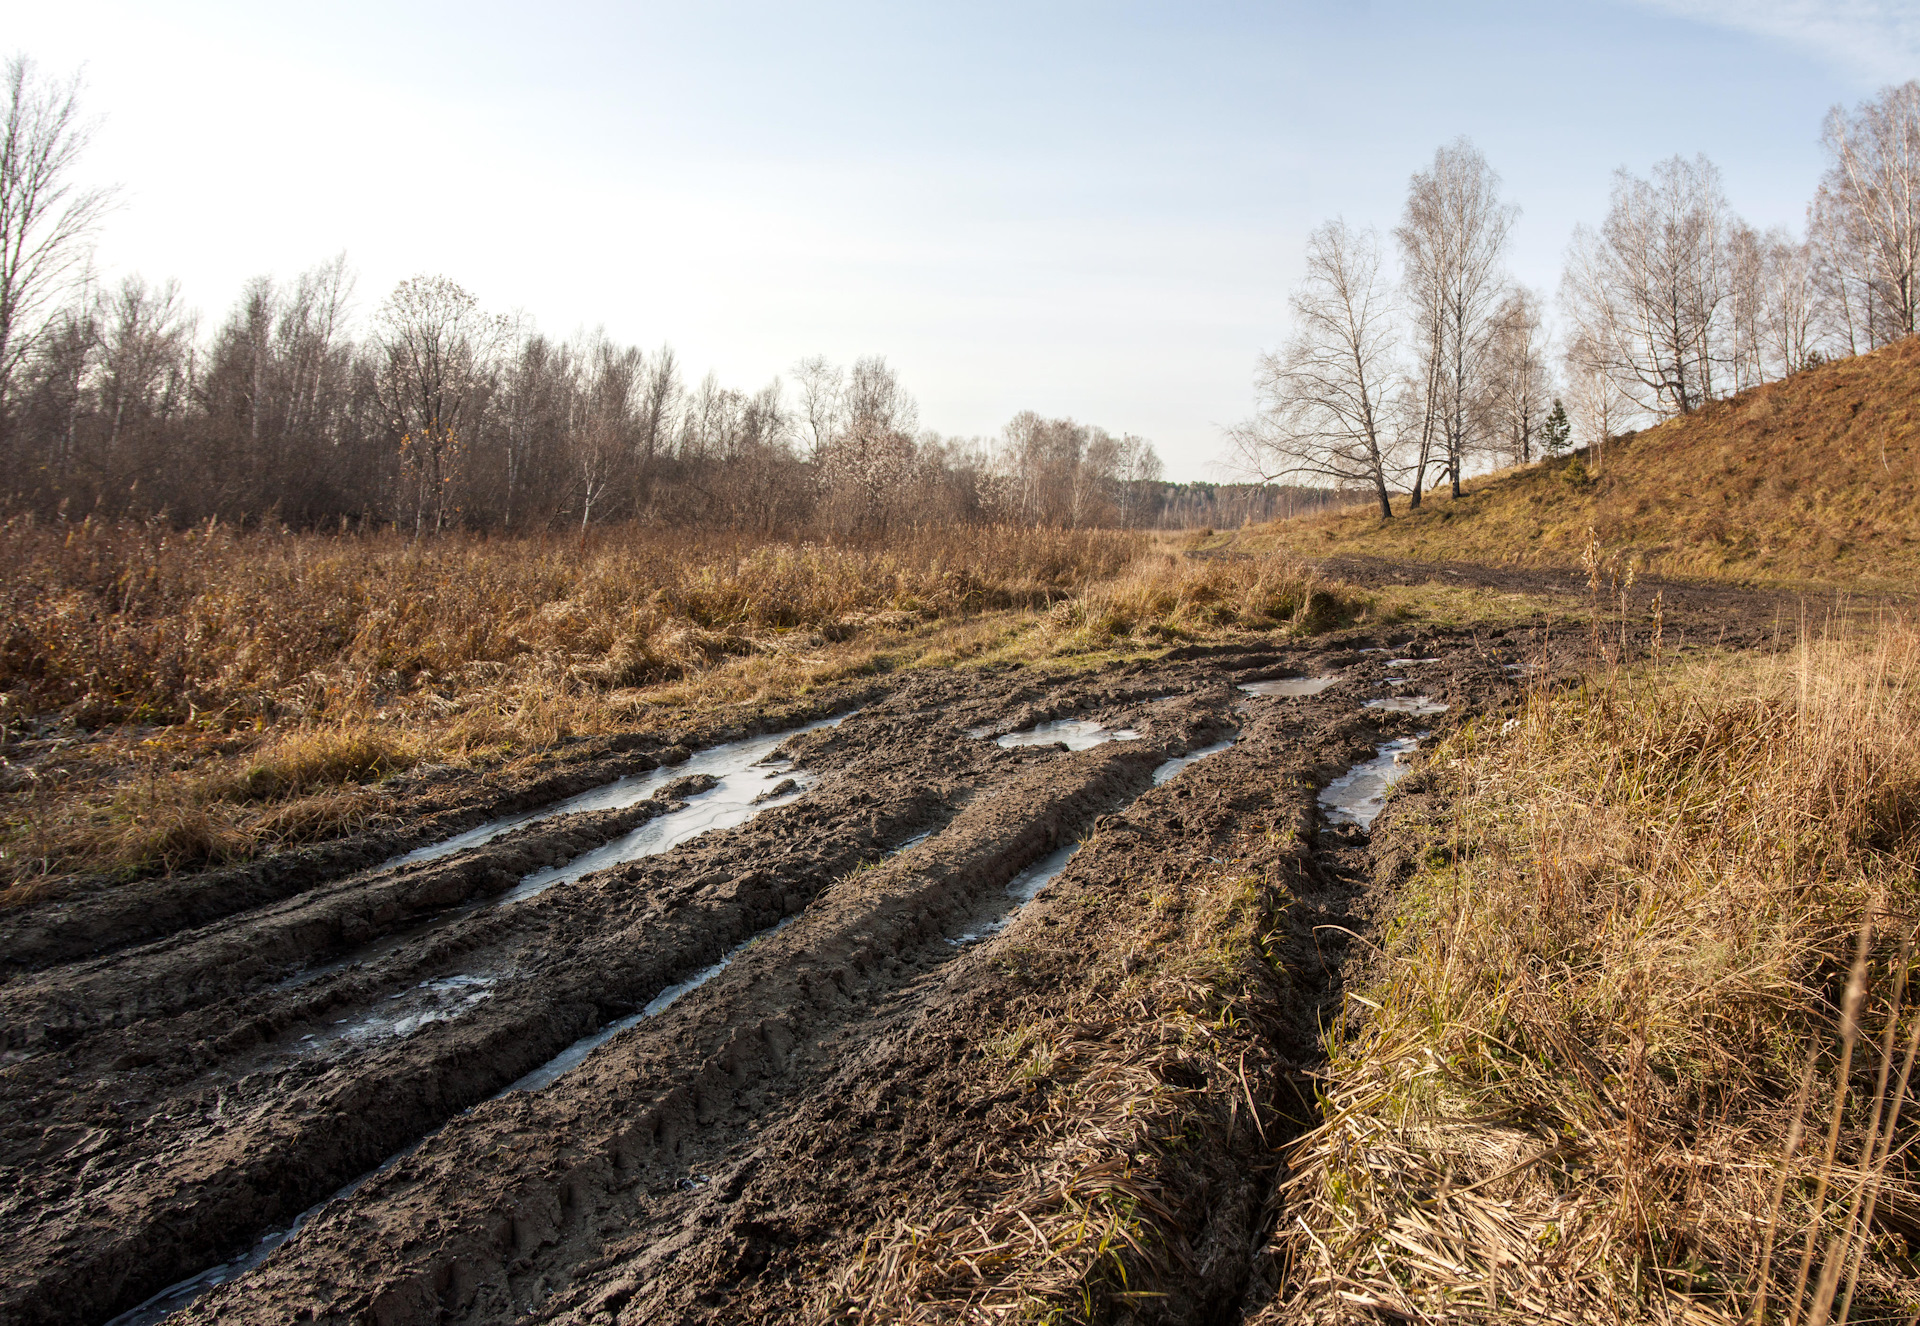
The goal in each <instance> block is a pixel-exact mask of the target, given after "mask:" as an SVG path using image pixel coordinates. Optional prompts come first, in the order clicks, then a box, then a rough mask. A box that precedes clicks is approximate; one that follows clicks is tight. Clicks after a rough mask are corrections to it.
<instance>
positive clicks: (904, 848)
mask: <svg viewBox="0 0 1920 1326" xmlns="http://www.w3.org/2000/svg"><path fill="white" fill-rule="evenodd" d="M935 832H937V830H934V829H928V830H927V831H926V832H924V833H916V834H914V835H913V837H911V838H909V839H907V840H906V841H905V842H904V843H901V844H900V845H899V846H898V847H894V848H889V849H888V851H887V855H888V856H899V855H900V854H901V853H902V852H911V851H912V850H913V849H914V848H916V847H918V846H919V845H920V844H921V843H924V842H925V841H926V840H927V839H929V838H931V837H933V835H934V834H935Z"/></svg>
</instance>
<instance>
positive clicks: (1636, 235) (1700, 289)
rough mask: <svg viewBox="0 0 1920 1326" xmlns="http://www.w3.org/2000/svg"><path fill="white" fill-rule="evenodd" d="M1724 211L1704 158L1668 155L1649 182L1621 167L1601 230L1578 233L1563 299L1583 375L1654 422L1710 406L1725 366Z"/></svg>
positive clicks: (1581, 229) (1727, 309)
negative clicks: (1596, 377)
mask: <svg viewBox="0 0 1920 1326" xmlns="http://www.w3.org/2000/svg"><path fill="white" fill-rule="evenodd" d="M1727 224H1728V219H1727V204H1726V199H1725V197H1724V196H1722V194H1721V192H1720V172H1719V171H1717V170H1715V169H1714V167H1713V164H1712V163H1711V162H1709V161H1708V160H1707V159H1706V158H1705V157H1695V158H1694V159H1693V160H1692V161H1687V160H1684V159H1682V158H1680V157H1674V158H1673V159H1672V160H1670V161H1663V162H1661V163H1660V164H1659V165H1657V166H1655V167H1654V169H1653V177H1652V178H1651V179H1650V180H1642V179H1637V178H1635V177H1634V176H1632V175H1629V174H1628V173H1627V172H1626V171H1624V170H1622V171H1619V172H1617V173H1616V175H1615V176H1614V187H1613V204H1612V207H1611V209H1610V210H1609V212H1608V214H1607V220H1606V223H1605V224H1604V225H1603V226H1602V227H1601V229H1600V230H1599V232H1598V233H1595V232H1594V231H1592V230H1589V229H1588V228H1586V227H1585V226H1581V227H1578V228H1577V229H1576V230H1575V231H1574V238H1573V246H1572V250H1571V252H1570V253H1569V255H1568V260H1567V270H1566V275H1565V278H1564V280H1563V282H1562V289H1561V302H1562V304H1563V305H1564V307H1565V308H1566V311H1567V313H1568V315H1569V318H1570V320H1571V321H1572V323H1573V326H1574V329H1575V338H1576V340H1577V341H1578V343H1579V344H1580V346H1581V347H1582V348H1581V356H1582V364H1583V367H1584V368H1604V370H1605V371H1606V372H1608V373H1609V374H1611V375H1612V377H1613V380H1614V382H1615V385H1616V386H1617V387H1618V389H1619V391H1620V393H1621V395H1622V396H1624V397H1625V399H1626V400H1627V401H1629V402H1631V404H1632V405H1633V406H1634V407H1637V408H1638V409H1640V410H1642V411H1644V412H1646V413H1648V414H1652V415H1655V416H1659V417H1664V416H1668V415H1675V414H1688V413H1690V412H1692V411H1693V410H1696V409H1698V408H1699V407H1700V406H1701V405H1703V404H1705V403H1706V402H1707V401H1709V400H1711V399H1713V397H1714V395H1715V393H1716V391H1717V390H1718V389H1719V387H1720V385H1721V384H1720V383H1719V382H1717V381H1716V377H1715V370H1716V369H1717V368H1723V367H1724V365H1725V363H1726V359H1727V353H1728V352H1727V347H1726V343H1727V340H1728V328H1727V326H1726V323H1727V321H1728V315H1729V313H1730V307H1729V305H1730V300H1729V298H1728V282H1727V277H1726V230H1727Z"/></svg>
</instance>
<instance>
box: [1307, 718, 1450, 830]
mask: <svg viewBox="0 0 1920 1326" xmlns="http://www.w3.org/2000/svg"><path fill="white" fill-rule="evenodd" d="M1425 735H1426V733H1424V732H1423V733H1421V734H1420V736H1425ZM1374 749H1375V751H1377V752H1378V753H1377V754H1376V755H1375V756H1374V757H1373V758H1372V759H1371V760H1368V761H1367V762H1366V763H1364V764H1356V765H1354V766H1353V768H1351V769H1349V770H1347V771H1346V772H1345V773H1343V774H1341V775H1340V776H1339V777H1338V778H1336V779H1334V780H1333V781H1332V782H1331V783H1328V784H1327V786H1326V788H1325V790H1324V791H1322V792H1321V793H1320V804H1321V805H1322V806H1325V807H1326V809H1327V819H1328V821H1329V822H1330V823H1333V824H1355V825H1358V826H1359V827H1360V828H1362V829H1370V828H1372V827H1373V821H1374V820H1375V819H1376V818H1378V816H1379V814H1380V812H1381V811H1382V810H1384V809H1385V808H1386V804H1387V789H1388V788H1390V787H1392V786H1393V785H1394V784H1395V783H1397V782H1399V781H1400V780H1401V779H1402V778H1404V777H1406V776H1407V771H1408V770H1410V769H1411V768H1412V767H1413V765H1412V762H1411V761H1410V759H1409V757H1410V756H1411V755H1412V754H1413V753H1414V752H1415V751H1416V750H1419V749H1420V737H1402V738H1400V739H1399V740H1398V741H1389V742H1386V743H1385V744H1383V745H1380V746H1376V747H1374Z"/></svg>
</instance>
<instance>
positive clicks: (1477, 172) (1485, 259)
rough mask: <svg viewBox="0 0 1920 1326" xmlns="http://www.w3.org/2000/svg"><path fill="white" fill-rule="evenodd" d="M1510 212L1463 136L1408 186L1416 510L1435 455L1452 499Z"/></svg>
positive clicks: (1399, 234) (1405, 237)
mask: <svg viewBox="0 0 1920 1326" xmlns="http://www.w3.org/2000/svg"><path fill="white" fill-rule="evenodd" d="M1518 214H1519V209H1518V208H1516V207H1513V206H1511V205H1509V204H1505V203H1502V202H1501V201H1500V177H1499V176H1498V175H1497V174H1495V173H1494V171H1493V168H1492V167H1491V166H1489V165H1488V164H1487V159H1486V158H1485V157H1484V156H1482V155H1481V154H1480V151H1479V149H1478V148H1476V147H1474V145H1473V144H1472V143H1470V142H1468V141H1467V140H1466V139H1464V138H1461V139H1457V140H1455V141H1454V142H1452V143H1449V144H1448V145H1446V146H1445V147H1442V148H1440V149H1439V150H1438V151H1437V152H1435V153H1434V155H1433V166H1432V168H1431V169H1428V170H1424V171H1420V172H1417V173H1416V174H1415V175H1414V177H1413V179H1412V181H1411V182H1410V183H1409V185H1408V186H1407V206H1406V211H1405V213H1404V215H1403V217H1402V219H1401V222H1400V226H1399V228H1398V229H1396V230H1395V231H1394V236H1395V238H1397V239H1398V240H1399V241H1400V250H1401V254H1402V256H1403V259H1404V262H1405V273H1404V277H1403V280H1404V283H1405V286H1406V292H1407V301H1408V304H1409V305H1410V307H1411V310H1412V312H1413V316H1414V329H1415V343H1416V345H1417V346H1418V348H1419V354H1420V361H1421V362H1420V369H1419V371H1418V373H1417V375H1416V376H1415V378H1414V379H1413V382H1414V388H1415V392H1416V396H1415V402H1414V403H1415V407H1416V409H1417V412H1418V413H1417V417H1418V420H1419V424H1418V426H1419V443H1418V454H1417V456H1416V458H1415V461H1414V477H1413V504H1414V505H1415V506H1418V505H1419V499H1420V493H1421V491H1422V490H1423V489H1424V488H1425V487H1426V476H1427V470H1428V467H1429V466H1430V465H1431V464H1432V461H1433V458H1434V452H1435V451H1438V452H1439V454H1440V459H1441V461H1442V464H1443V466H1444V469H1445V472H1446V474H1447V476H1448V479H1449V480H1450V482H1451V484H1452V490H1453V495H1454V496H1455V497H1458V496H1459V495H1460V472H1461V468H1462V466H1463V465H1464V464H1465V463H1466V458H1467V453H1468V451H1469V450H1470V449H1471V447H1472V443H1473V437H1472V433H1473V424H1474V412H1473V402H1474V400H1475V397H1476V396H1477V395H1478V394H1479V392H1480V387H1481V383H1480V381H1479V378H1480V375H1481V373H1482V372H1483V371H1484V369H1485V365H1486V354H1487V342H1488V333H1489V326H1488V323H1489V319H1490V318H1491V316H1492V313H1493V309H1494V306H1495V305H1496V304H1497V303H1498V301H1499V299H1500V297H1501V293H1502V288H1503V280H1502V277H1501V273H1500V259H1501V257H1502V255H1503V254H1504V253H1505V252H1506V246H1507V235H1508V233H1509V232H1510V231H1511V230H1512V229H1513V222H1514V218H1515V217H1516V216H1517V215H1518Z"/></svg>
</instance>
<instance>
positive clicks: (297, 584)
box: [0, 519, 1144, 724]
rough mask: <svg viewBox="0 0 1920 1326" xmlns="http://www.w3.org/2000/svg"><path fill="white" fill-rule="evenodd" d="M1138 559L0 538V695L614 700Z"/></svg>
mask: <svg viewBox="0 0 1920 1326" xmlns="http://www.w3.org/2000/svg"><path fill="white" fill-rule="evenodd" d="M1143 546H1144V539H1143V536H1140V535H1135V534H1129V533H1123V532H1114V531H1060V530H1025V529H1021V530H1013V529H971V528H946V529H939V530H930V531H919V532H914V533H911V534H908V535H906V536H904V537H902V538H900V539H898V540H895V541H892V542H889V543H887V544H886V545H884V546H878V547H875V546H860V545H854V546H837V545H826V544H784V543H776V542H770V541H767V540H763V539H759V540H756V539H749V538H745V537H728V536H698V535H688V534H683V533H678V532H663V531H653V530H645V529H621V530H615V531H606V532H596V533H594V534H592V535H591V536H589V537H587V538H585V539H579V538H552V537H533V538H522V539H489V538H482V537H473V536H461V535H453V536H448V537H443V538H438V539H434V540H424V541H420V540H410V539H407V538H404V537H401V536H399V535H395V534H372V535H364V536H354V535H313V534H287V533H248V532H242V531H237V530H234V529H233V528H231V527H227V526H207V527H202V528H198V529H190V530H185V531H176V530H173V529H170V528H165V527H161V526H158V525H139V524H133V523H118V524H97V523H94V522H90V521H88V522H81V523H79V524H74V525H55V524H47V523H36V522H34V521H32V520H30V519H14V520H11V521H8V522H6V523H5V524H0V565H4V566H5V567H6V569H7V570H6V578H5V581H4V591H3V597H0V621H4V622H5V625H4V627H3V628H0V632H3V634H0V692H4V693H5V695H6V697H7V703H8V706H9V708H10V709H11V710H12V711H13V713H14V714H16V715H17V714H20V713H34V712H45V711H48V710H53V709H59V710H62V711H64V712H65V713H67V714H68V715H70V716H71V717H73V718H75V719H76V720H78V721H80V722H82V723H85V724H100V723H106V722H120V721H126V720H129V719H146V720H151V721H160V722H167V721H175V720H179V719H182V718H185V717H187V716H188V715H190V714H191V715H202V714H206V715H218V716H222V717H226V716H235V717H238V718H242V719H252V718H255V717H259V716H267V717H272V716H276V715H278V714H281V713H287V712H291V713H295V714H298V715H301V716H304V717H329V716H335V715H337V714H340V713H342V712H351V711H354V710H356V709H358V708H360V707H363V706H364V705H365V704H367V703H369V702H370V701H371V702H377V700H378V699H379V698H380V697H382V696H385V695H390V694H392V693H394V692H396V691H400V690H403V689H405V688H409V687H413V686H416V685H419V684H421V681H422V679H423V678H425V679H427V684H431V683H432V682H433V681H434V680H438V679H444V678H451V677H457V676H459V675H460V674H462V673H463V672H470V671H474V670H488V669H498V668H503V667H504V668H525V667H528V666H529V665H532V666H535V667H537V668H538V669H540V670H542V671H543V672H544V673H545V674H546V675H548V676H558V675H561V674H563V673H567V672H569V671H574V672H578V673H579V674H580V675H581V676H583V677H585V678H586V679H588V680H590V681H601V682H605V683H611V684H631V683H634V682H640V681H654V680H660V679H662V678H664V677H669V676H675V675H680V674H682V673H684V672H687V671H690V670H696V669H698V668H699V667H701V666H703V665H705V664H707V663H710V662H711V661H712V660H713V659H714V658H716V657H721V656H726V655H732V654H739V653H742V652H751V650H753V649H755V648H760V647H764V646H765V645H767V644H768V643H769V642H770V641H771V640H774V639H777V638H778V637H780V636H781V635H784V634H786V633H789V632H792V631H794V630H803V631H825V632H827V633H829V634H832V635H838V636H842V637H844V636H846V635H849V634H851V633H853V632H854V631H856V630H858V629H859V628H860V627H861V626H862V625H863V624H864V621H865V619H866V618H867V617H870V616H872V615H873V614H880V613H905V614H910V615H911V616H913V617H914V618H916V619H935V618H943V617H954V616H961V615H967V614H973V613H979V612H983V611H988V610H994V609H1005V608H1034V607H1045V606H1047V605H1048V604H1051V603H1053V602H1056V601H1058V600H1060V599H1063V598H1066V597H1068V596H1070V595H1071V594H1073V593H1074V592H1075V591H1076V590H1077V589H1079V588H1080V587H1081V586H1083V585H1085V584H1087V583H1089V582H1091V581H1094V580H1098V579H1101V578H1104V577H1108V576H1112V575H1114V574H1116V573H1117V572H1118V571H1119V570H1120V569H1121V568H1122V567H1124V566H1125V565H1126V564H1127V563H1128V562H1130V561H1131V560H1132V559H1133V557H1134V556H1135V555H1136V554H1137V553H1138V552H1139V551H1140V550H1141V549H1142V547H1143Z"/></svg>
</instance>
